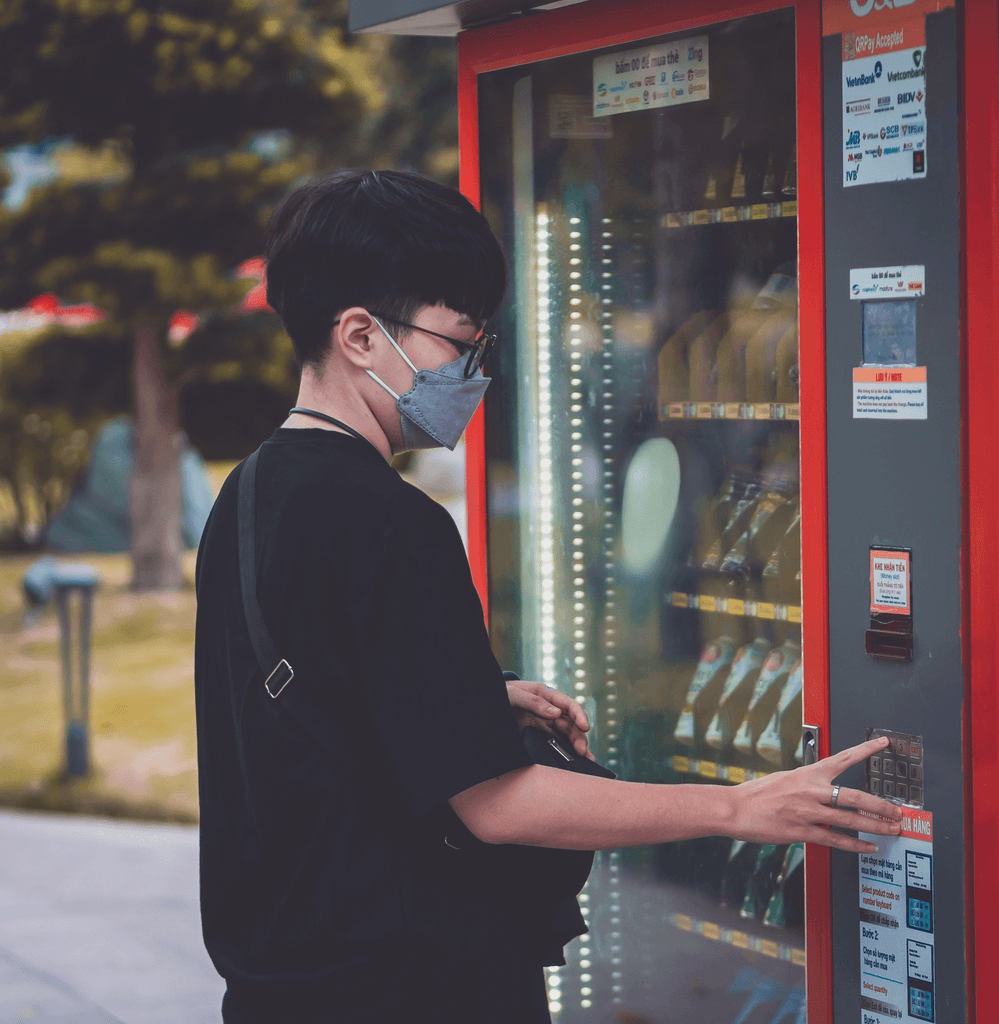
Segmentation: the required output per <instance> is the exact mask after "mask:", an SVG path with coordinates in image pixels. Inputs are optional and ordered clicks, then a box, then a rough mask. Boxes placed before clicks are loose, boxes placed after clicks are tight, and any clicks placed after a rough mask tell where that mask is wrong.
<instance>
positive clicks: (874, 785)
mask: <svg viewBox="0 0 999 1024" xmlns="http://www.w3.org/2000/svg"><path fill="white" fill-rule="evenodd" d="M871 792H872V793H873V794H874V795H875V796H881V780H880V779H871Z"/></svg>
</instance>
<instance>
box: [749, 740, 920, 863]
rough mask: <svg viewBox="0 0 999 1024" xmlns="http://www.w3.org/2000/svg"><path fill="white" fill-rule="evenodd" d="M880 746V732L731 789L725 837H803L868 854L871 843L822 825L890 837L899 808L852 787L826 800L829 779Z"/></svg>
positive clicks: (829, 793)
mask: <svg viewBox="0 0 999 1024" xmlns="http://www.w3.org/2000/svg"><path fill="white" fill-rule="evenodd" d="M886 746H888V739H887V737H884V736H881V737H879V738H878V739H874V740H868V741H867V742H866V743H860V744H858V745H857V746H855V747H849V748H847V749H846V750H841V751H840V752H839V753H838V754H834V755H833V756H832V757H827V758H824V759H823V760H821V761H818V762H816V763H815V764H810V765H805V766H804V767H802V768H796V769H795V770H794V771H790V772H777V773H775V774H773V775H768V776H766V777H765V778H762V779H755V780H754V781H752V782H744V783H742V785H740V786H737V787H736V788H735V789H734V790H732V792H733V794H734V795H735V797H736V813H735V824H734V826H733V828H732V831H731V835H732V836H733V837H734V838H736V839H747V840H749V841H750V842H757V843H794V842H800V841H801V840H805V841H806V842H809V843H820V844H821V845H823V846H835V847H837V848H838V849H840V850H850V851H852V852H853V853H871V852H873V851H874V850H876V849H877V847H876V846H874V845H873V844H871V843H867V842H863V841H862V840H860V839H854V838H852V837H851V836H845V835H843V834H842V833H841V832H837V831H835V830H834V829H832V828H829V827H828V826H830V825H835V826H836V827H837V828H847V829H852V830H856V831H860V832H873V833H876V834H877V835H888V836H896V835H898V833H899V829H900V826H899V819H900V818H901V817H902V811H901V809H900V808H899V807H898V806H897V805H896V804H893V803H890V802H889V801H887V800H882V799H881V798H880V797H876V796H871V794H869V793H862V792H861V791H860V790H858V789H845V788H844V789H841V790H840V791H839V797H838V798H837V800H836V806H835V807H832V806H831V804H830V800H831V798H832V792H833V779H835V778H836V777H837V776H838V775H841V774H842V773H843V772H845V771H846V769H847V768H849V767H850V766H851V765H855V764H858V763H859V762H860V761H863V760H865V759H866V758H868V757H870V756H871V755H872V754H878V753H880V752H881V751H882V750H884V748H885V747H886Z"/></svg>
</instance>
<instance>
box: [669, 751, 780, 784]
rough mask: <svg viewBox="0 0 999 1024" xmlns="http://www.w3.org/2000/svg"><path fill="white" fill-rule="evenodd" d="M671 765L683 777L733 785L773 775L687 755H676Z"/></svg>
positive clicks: (671, 760) (672, 758)
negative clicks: (691, 776) (693, 776)
mask: <svg viewBox="0 0 999 1024" xmlns="http://www.w3.org/2000/svg"><path fill="white" fill-rule="evenodd" d="M669 763H670V767H671V768H672V769H673V771H675V772H679V773H680V774H681V775H697V776H699V777H700V778H702V779H713V780H716V781H718V782H731V783H732V784H733V785H738V784H739V783H742V782H752V781H753V779H762V778H765V777H766V776H767V775H769V774H771V773H770V772H760V771H753V770H752V769H749V768H740V767H739V766H738V765H734V764H719V763H718V762H717V761H708V760H704V759H703V758H696V757H687V756H686V755H685V754H674V755H673V756H672V757H671V758H670V762H669Z"/></svg>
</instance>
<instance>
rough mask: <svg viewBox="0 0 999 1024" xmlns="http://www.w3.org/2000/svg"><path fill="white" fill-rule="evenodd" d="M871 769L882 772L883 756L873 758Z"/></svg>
mask: <svg viewBox="0 0 999 1024" xmlns="http://www.w3.org/2000/svg"><path fill="white" fill-rule="evenodd" d="M871 771H872V772H878V773H879V774H880V772H881V758H880V757H872V758H871Z"/></svg>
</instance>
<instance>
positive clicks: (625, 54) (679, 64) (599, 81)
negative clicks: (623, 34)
mask: <svg viewBox="0 0 999 1024" xmlns="http://www.w3.org/2000/svg"><path fill="white" fill-rule="evenodd" d="M710 97H711V89H710V76H709V74H708V37H707V36H691V37H690V38H688V39H674V40H673V41H672V42H670V43H662V44H659V45H657V46H647V47H642V48H641V49H638V50H622V51H620V52H619V53H608V54H605V55H604V56H602V57H594V58H593V116H594V117H607V116H608V115H610V114H622V113H624V112H625V111H628V110H650V109H652V108H654V107H673V106H677V105H678V104H680V103H696V102H697V101H698V100H706V99H710Z"/></svg>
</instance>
